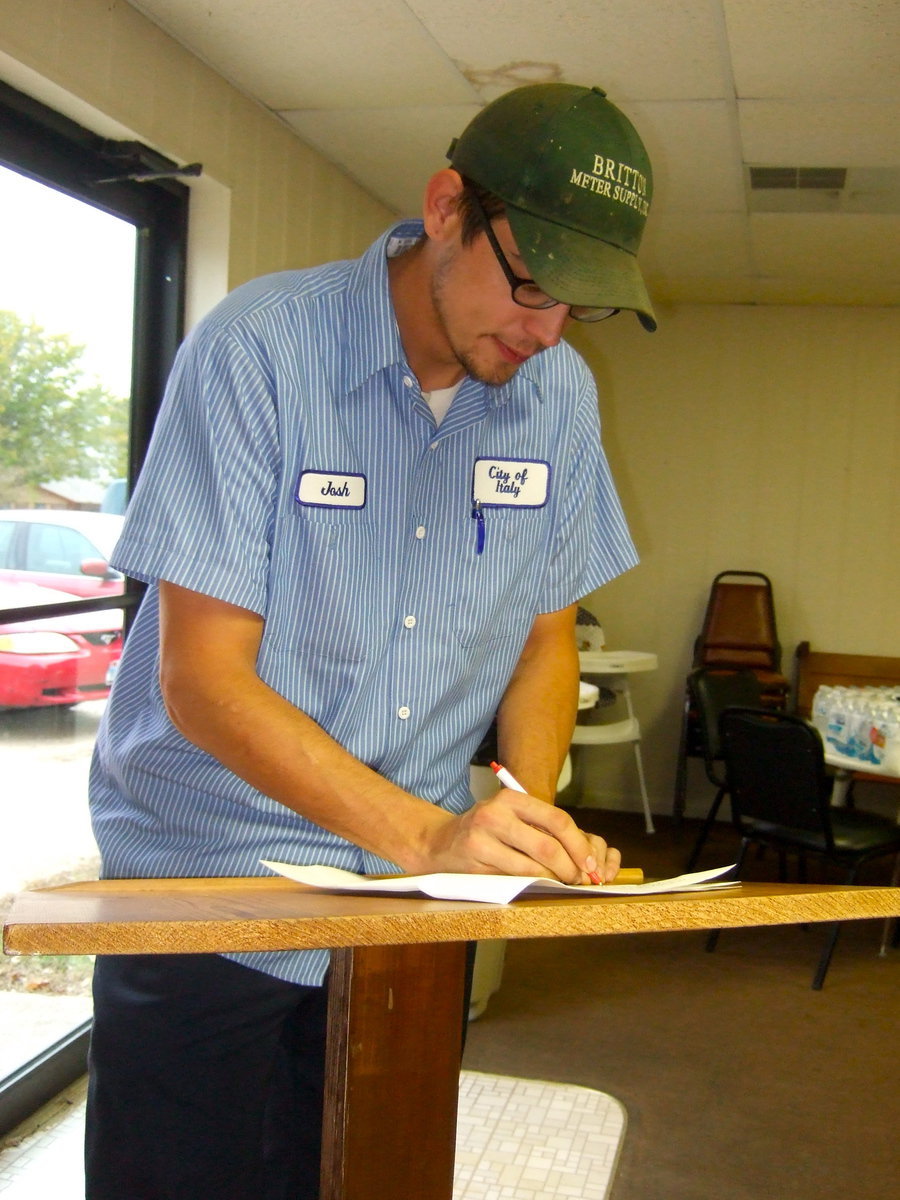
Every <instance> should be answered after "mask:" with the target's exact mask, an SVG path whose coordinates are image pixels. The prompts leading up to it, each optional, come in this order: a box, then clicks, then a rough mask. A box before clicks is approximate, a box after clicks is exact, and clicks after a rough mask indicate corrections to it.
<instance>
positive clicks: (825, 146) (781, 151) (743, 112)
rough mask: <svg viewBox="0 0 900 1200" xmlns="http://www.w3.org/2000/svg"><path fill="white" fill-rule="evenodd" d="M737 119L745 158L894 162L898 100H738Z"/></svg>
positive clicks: (899, 135)
mask: <svg viewBox="0 0 900 1200" xmlns="http://www.w3.org/2000/svg"><path fill="white" fill-rule="evenodd" d="M898 74H900V67H898ZM738 120H739V123H740V130H741V138H742V141H743V145H744V161H745V162H748V163H755V164H764V165H766V166H772V167H778V166H797V167H875V166H900V132H898V130H900V100H825V101H782V100H742V101H740V103H739V104H738Z"/></svg>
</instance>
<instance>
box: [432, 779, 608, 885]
mask: <svg viewBox="0 0 900 1200" xmlns="http://www.w3.org/2000/svg"><path fill="white" fill-rule="evenodd" d="M438 811H439V810H438ZM441 816H443V817H444V818H445V820H443V821H442V822H441V823H440V824H439V825H437V826H436V827H435V828H433V829H432V830H431V831H430V836H429V839H428V845H427V848H426V855H427V860H426V863H425V864H424V865H421V866H418V867H417V868H416V871H417V872H422V871H463V872H469V873H472V874H488V875H536V876H540V877H541V878H545V879H559V880H560V881H561V882H562V883H588V882H590V879H589V876H590V873H591V872H596V873H597V874H598V875H599V876H600V878H601V879H602V880H603V882H604V883H610V882H612V880H613V879H614V878H615V875H616V872H617V871H618V869H619V865H620V863H621V861H622V856H621V854H620V853H619V851H618V850H615V849H613V848H612V847H611V846H607V844H606V842H605V841H604V840H603V838H600V837H597V836H596V835H594V834H589V833H584V832H583V831H582V830H581V829H579V828H578V826H577V825H576V824H575V822H574V821H573V820H572V818H571V817H570V816H569V815H568V813H566V812H564V811H563V810H562V809H560V808H554V807H553V806H552V805H551V804H547V803H546V802H545V801H543V800H538V799H536V798H535V797H534V796H529V795H527V794H525V793H523V792H514V791H510V790H509V789H508V788H501V789H500V791H498V792H497V793H496V795H494V796H491V797H489V798H488V799H487V800H479V801H478V802H477V803H476V804H475V805H474V807H473V808H470V809H469V810H468V812H465V813H463V814H462V815H461V816H457V817H452V816H450V815H449V814H446V813H443V814H441Z"/></svg>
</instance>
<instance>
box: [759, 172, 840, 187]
mask: <svg viewBox="0 0 900 1200" xmlns="http://www.w3.org/2000/svg"><path fill="white" fill-rule="evenodd" d="M846 182H847V168H846V167H751V168H750V187H751V188H752V189H753V190H754V191H760V190H766V189H768V188H795V189H800V190H803V189H804V188H822V189H825V190H826V191H827V190H829V189H834V188H837V189H838V191H840V189H841V188H842V187H843V186H844V184H845V183H846Z"/></svg>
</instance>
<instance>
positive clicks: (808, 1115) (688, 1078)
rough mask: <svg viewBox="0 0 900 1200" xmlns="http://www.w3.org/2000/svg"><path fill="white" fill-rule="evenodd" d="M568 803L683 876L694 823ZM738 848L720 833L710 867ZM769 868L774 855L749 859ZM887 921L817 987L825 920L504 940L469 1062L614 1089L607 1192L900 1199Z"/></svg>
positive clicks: (856, 934) (624, 1195)
mask: <svg viewBox="0 0 900 1200" xmlns="http://www.w3.org/2000/svg"><path fill="white" fill-rule="evenodd" d="M574 815H575V816H576V819H577V820H578V821H579V823H580V824H582V825H583V827H585V828H591V829H595V830H596V831H598V832H603V833H604V835H607V836H608V837H609V840H610V841H612V842H613V844H614V845H618V846H619V847H620V848H622V849H623V851H624V859H625V863H626V865H629V864H631V865H635V866H641V867H643V868H644V870H645V872H646V874H647V875H648V876H661V875H662V876H665V875H673V874H677V873H678V872H679V871H680V870H681V869H682V868H683V863H684V860H685V859H686V857H687V854H688V851H689V849H690V846H691V844H692V839H693V834H694V831H695V829H696V824H695V823H694V822H689V821H686V822H685V823H684V825H683V827H682V830H681V831H680V833H676V832H675V831H674V830H673V827H672V824H671V822H670V821H668V820H667V819H666V818H664V817H663V818H660V820H659V821H658V832H657V833H656V834H654V835H647V834H645V833H644V830H643V819H642V817H641V816H640V815H639V814H630V813H629V814H618V813H605V812H601V811H598V810H596V809H582V810H580V811H578V812H577V813H575V814H574ZM735 850H736V841H735V838H734V835H733V834H732V832H731V830H730V828H728V827H727V826H723V827H722V828H717V829H716V830H715V832H714V834H713V837H712V838H711V840H710V842H709V844H708V846H707V849H706V851H705V853H704V855H703V858H702V860H701V862H700V864H699V865H700V866H701V867H711V866H717V865H725V864H726V863H729V862H732V861H733V860H734V855H735ZM890 866H891V864H890V863H884V864H873V865H872V866H870V867H869V869H868V871H866V872H865V873H864V874H863V877H862V881H863V882H880V883H886V882H887V880H888V877H889V873H890ZM775 877H776V866H775V862H774V860H772V859H771V858H769V859H768V860H767V859H762V860H759V859H754V860H753V861H752V862H751V863H750V864H749V868H748V871H747V872H745V878H756V879H773V878H775ZM810 880H811V881H812V882H839V881H840V880H839V878H838V877H836V876H832V875H827V874H823V873H821V872H820V873H818V874H817V873H816V869H815V867H811V870H810ZM882 924H883V923H882V922H880V921H877V922H876V921H862V922H852V923H849V924H846V925H845V926H844V928H843V931H842V934H841V938H840V940H839V942H838V946H837V950H836V952H835V956H834V959H833V961H832V965H831V969H830V971H829V974H828V977H827V978H826V981H825V987H824V989H823V990H822V991H821V992H814V991H812V989H811V988H810V983H811V981H812V975H813V969H814V966H815V964H816V962H817V960H818V955H819V952H820V950H821V946H822V941H823V927H821V926H813V927H809V928H806V929H803V928H799V927H793V926H788V927H775V928H768V929H748V930H733V931H725V932H724V933H723V934H722V936H721V939H720V942H719V948H718V950H717V951H716V953H715V954H707V953H705V951H704V936H703V935H702V934H699V935H698V934H693V933H685V934H644V935H636V936H618V937H609V938H563V939H559V940H534V941H519V942H510V943H509V944H508V946H507V952H506V965H505V969H504V974H503V983H502V986H501V989H500V991H499V992H498V993H497V994H496V995H495V996H494V997H493V998H492V999H491V1001H490V1003H489V1004H488V1007H487V1011H486V1012H485V1014H484V1015H483V1016H482V1017H481V1018H480V1019H479V1020H477V1021H475V1022H473V1023H472V1024H471V1025H470V1027H469V1032H468V1041H467V1048H466V1057H465V1063H464V1065H465V1066H466V1067H467V1068H468V1069H470V1070H474V1071H490V1072H496V1073H498V1074H503V1075H512V1076H523V1077H526V1078H531V1079H545V1080H557V1081H560V1082H565V1083H574V1084H580V1085H583V1086H587V1087H592V1088H597V1089H599V1090H601V1091H604V1092H607V1093H609V1094H610V1095H611V1096H613V1097H615V1098H616V1099H618V1100H620V1101H621V1102H622V1104H623V1105H624V1107H625V1110H626V1112H627V1119H628V1126H627V1131H626V1134H625V1143H624V1148H623V1151H622V1155H621V1159H620V1163H619V1169H618V1172H617V1174H616V1177H615V1181H614V1183H613V1187H612V1191H611V1193H610V1200H788V1198H790V1200H821V1197H823V1196H839V1197H841V1200H886V1198H887V1197H889V1196H893V1195H900V1139H898V1129H900V1053H898V1049H900V1036H898V1026H900V987H898V985H900V950H898V949H896V948H892V949H891V950H889V952H888V955H887V957H886V958H880V957H878V949H879V945H880V942H881V935H882Z"/></svg>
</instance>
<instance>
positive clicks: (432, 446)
mask: <svg viewBox="0 0 900 1200" xmlns="http://www.w3.org/2000/svg"><path fill="white" fill-rule="evenodd" d="M439 445H440V442H432V443H431V445H430V446H429V447H428V449H429V450H437V448H438V446H439Z"/></svg>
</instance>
